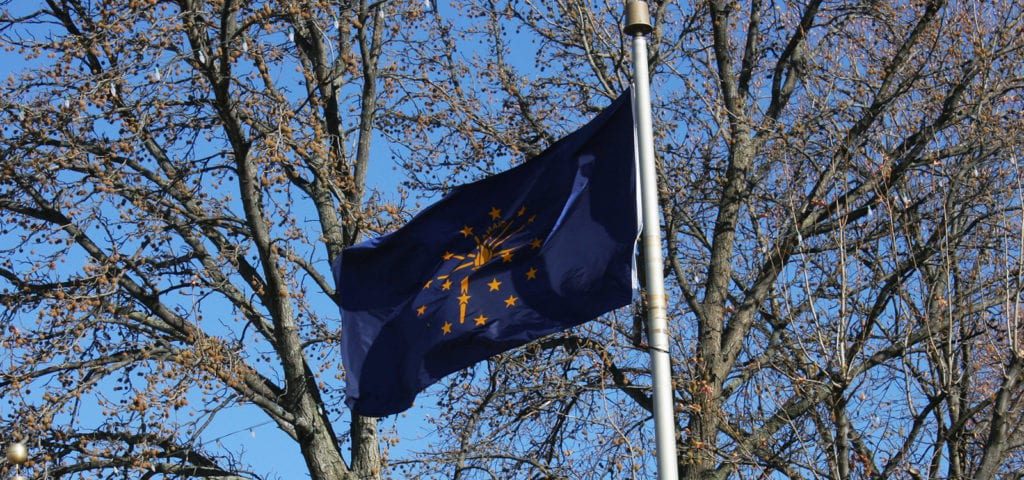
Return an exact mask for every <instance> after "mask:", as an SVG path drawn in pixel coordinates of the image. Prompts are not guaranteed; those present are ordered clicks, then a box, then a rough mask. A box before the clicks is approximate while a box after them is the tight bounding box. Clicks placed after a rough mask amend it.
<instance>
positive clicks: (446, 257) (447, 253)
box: [442, 252, 455, 260]
mask: <svg viewBox="0 0 1024 480" xmlns="http://www.w3.org/2000/svg"><path fill="white" fill-rule="evenodd" d="M454 256H455V254H454V253H452V252H444V256H443V257H442V258H444V259H445V260H451V259H452V257H454Z"/></svg>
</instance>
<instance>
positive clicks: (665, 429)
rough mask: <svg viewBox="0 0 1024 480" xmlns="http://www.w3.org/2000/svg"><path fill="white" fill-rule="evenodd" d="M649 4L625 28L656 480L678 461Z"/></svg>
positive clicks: (638, 5) (636, 8) (636, 0)
mask: <svg viewBox="0 0 1024 480" xmlns="http://www.w3.org/2000/svg"><path fill="white" fill-rule="evenodd" d="M652 29H653V28H652V27H651V15H650V12H649V11H648V9H647V2H645V1H640V0H628V1H627V2H626V26H625V27H624V28H623V31H624V32H625V33H626V34H627V35H629V36H631V37H633V91H634V95H635V96H634V102H633V105H634V107H633V108H634V119H635V122H636V137H637V149H638V151H639V154H640V192H641V208H642V210H643V224H644V230H643V239H642V240H643V249H644V250H643V253H644V278H645V280H646V284H647V338H648V342H650V347H649V350H650V352H651V376H652V378H653V383H654V435H655V438H656V445H657V449H658V450H657V452H658V453H657V455H658V478H659V479H660V480H676V479H677V478H678V477H679V473H678V471H677V470H678V467H677V460H676V438H675V437H676V433H675V430H676V429H675V425H676V420H675V412H674V405H673V403H674V402H673V401H672V370H671V364H670V362H669V354H668V349H669V343H668V338H669V337H668V320H667V319H666V301H667V298H666V296H665V278H664V274H663V273H662V272H663V271H664V268H665V267H664V263H663V261H662V258H661V221H660V216H659V212H658V210H659V208H658V185H657V175H656V171H655V167H654V134H653V127H652V123H651V89H650V81H649V78H648V72H647V34H648V33H650V32H651V30H652Z"/></svg>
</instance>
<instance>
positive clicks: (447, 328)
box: [441, 322, 452, 335]
mask: <svg viewBox="0 0 1024 480" xmlns="http://www.w3.org/2000/svg"><path fill="white" fill-rule="evenodd" d="M441 331H442V332H444V334H445V335H448V334H449V333H452V324H451V323H449V322H444V325H441Z"/></svg>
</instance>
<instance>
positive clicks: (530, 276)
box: [526, 267, 537, 280]
mask: <svg viewBox="0 0 1024 480" xmlns="http://www.w3.org/2000/svg"><path fill="white" fill-rule="evenodd" d="M536 278H537V269H536V268H534V267H530V269H529V270H527V271H526V279H527V280H534V279H536Z"/></svg>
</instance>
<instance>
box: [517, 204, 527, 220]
mask: <svg viewBox="0 0 1024 480" xmlns="http://www.w3.org/2000/svg"><path fill="white" fill-rule="evenodd" d="M516 215H519V216H520V217H521V216H523V215H526V205H523V208H520V209H519V211H518V212H516Z"/></svg>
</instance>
